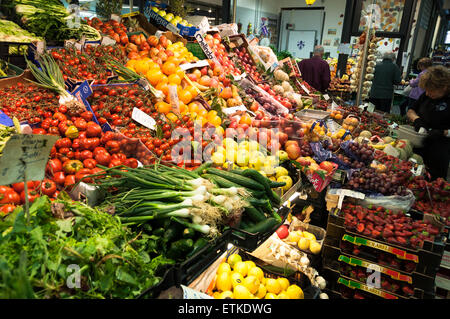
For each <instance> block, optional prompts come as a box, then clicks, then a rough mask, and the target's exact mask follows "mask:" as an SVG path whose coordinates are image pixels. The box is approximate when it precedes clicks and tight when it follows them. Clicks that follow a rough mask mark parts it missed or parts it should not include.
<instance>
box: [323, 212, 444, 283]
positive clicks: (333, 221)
mask: <svg viewBox="0 0 450 319" xmlns="http://www.w3.org/2000/svg"><path fill="white" fill-rule="evenodd" d="M412 217H413V218H414V217H415V219H418V216H412ZM352 240H354V241H357V242H358V245H355V244H353V245H354V246H357V248H358V249H357V250H358V251H359V253H358V254H355V253H353V255H354V256H356V257H360V258H364V259H366V260H369V261H372V262H375V263H380V262H379V258H380V256H384V255H385V254H387V255H392V256H396V257H397V259H398V260H399V263H400V264H404V263H405V260H406V261H410V262H414V263H415V265H416V267H414V269H412V267H410V264H408V265H406V268H397V267H393V268H395V269H398V270H401V271H406V272H413V271H415V272H418V273H421V274H424V275H427V276H431V277H434V276H435V275H436V273H437V270H438V269H439V265H440V263H441V259H442V255H443V253H444V248H445V239H444V238H441V237H439V236H437V237H436V239H435V241H434V242H430V241H425V242H424V243H423V247H422V248H421V249H412V248H408V247H403V246H398V245H394V244H390V243H386V242H384V241H380V240H377V239H373V238H371V237H366V236H364V235H362V234H356V233H353V232H351V231H347V230H346V229H345V228H344V218H342V217H340V216H337V215H336V214H334V213H333V214H331V213H330V215H329V217H328V225H327V236H326V238H325V244H327V245H330V246H334V247H339V248H341V249H342V250H343V251H344V252H345V253H348V254H352V253H351V252H349V251H346V250H347V249H343V248H347V246H345V247H343V246H342V243H344V244H348V243H351V242H352ZM364 241H368V243H370V244H371V245H370V247H369V245H364V244H361V242H364Z"/></svg>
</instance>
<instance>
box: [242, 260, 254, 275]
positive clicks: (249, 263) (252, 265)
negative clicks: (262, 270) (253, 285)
mask: <svg viewBox="0 0 450 319" xmlns="http://www.w3.org/2000/svg"><path fill="white" fill-rule="evenodd" d="M244 262H245V263H246V264H247V266H248V270H249V271H250V269H252V268H253V267H256V265H255V263H254V262H253V261H251V260H246V261H244ZM249 276H250V274H249Z"/></svg>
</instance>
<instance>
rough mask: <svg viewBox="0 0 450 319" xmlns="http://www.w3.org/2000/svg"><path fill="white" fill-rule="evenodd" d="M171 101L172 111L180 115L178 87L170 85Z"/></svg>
mask: <svg viewBox="0 0 450 319" xmlns="http://www.w3.org/2000/svg"><path fill="white" fill-rule="evenodd" d="M169 99H170V104H171V105H172V111H173V112H174V113H175V114H180V101H179V100H178V93H177V86H176V85H169Z"/></svg>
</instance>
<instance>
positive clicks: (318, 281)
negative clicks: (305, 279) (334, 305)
mask: <svg viewBox="0 0 450 319" xmlns="http://www.w3.org/2000/svg"><path fill="white" fill-rule="evenodd" d="M316 284H317V285H318V287H319V288H320V289H321V290H323V289H325V287H326V286H327V282H326V281H325V279H324V278H323V277H322V276H317V277H316Z"/></svg>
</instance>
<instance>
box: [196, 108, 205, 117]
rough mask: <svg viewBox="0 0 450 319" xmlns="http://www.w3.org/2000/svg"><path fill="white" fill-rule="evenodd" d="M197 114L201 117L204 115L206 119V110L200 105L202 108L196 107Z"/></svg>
mask: <svg viewBox="0 0 450 319" xmlns="http://www.w3.org/2000/svg"><path fill="white" fill-rule="evenodd" d="M197 114H198V116H201V117H204V118H205V119H207V116H208V111H207V110H205V109H204V108H203V107H202V108H199V109H198V111H197Z"/></svg>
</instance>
